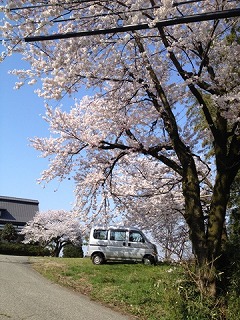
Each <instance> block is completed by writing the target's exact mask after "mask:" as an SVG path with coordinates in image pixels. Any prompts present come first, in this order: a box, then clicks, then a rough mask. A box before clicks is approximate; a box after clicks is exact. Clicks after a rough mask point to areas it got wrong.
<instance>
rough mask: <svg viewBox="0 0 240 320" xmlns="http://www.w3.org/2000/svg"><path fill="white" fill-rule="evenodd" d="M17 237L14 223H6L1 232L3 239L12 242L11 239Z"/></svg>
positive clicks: (13, 239)
mask: <svg viewBox="0 0 240 320" xmlns="http://www.w3.org/2000/svg"><path fill="white" fill-rule="evenodd" d="M17 237H18V234H17V231H16V229H15V228H14V226H13V225H12V223H7V224H5V226H4V228H3V230H2V232H1V239H2V240H5V241H8V242H11V241H15V240H16V239H17Z"/></svg>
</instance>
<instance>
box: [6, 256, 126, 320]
mask: <svg viewBox="0 0 240 320" xmlns="http://www.w3.org/2000/svg"><path fill="white" fill-rule="evenodd" d="M0 319H1V320H96V319H97V320H113V319H114V320H127V319H130V318H128V317H126V316H123V315H121V314H118V313H116V312H114V311H112V310H110V309H108V308H105V307H103V306H101V305H100V304H98V303H95V302H93V301H91V300H89V299H88V298H87V297H85V296H84V295H80V294H77V293H74V292H72V291H70V290H68V289H66V288H62V287H60V286H59V285H57V284H54V283H51V282H50V281H48V280H47V279H45V278H43V277H42V276H41V275H39V274H38V273H37V272H35V271H34V270H33V269H31V266H30V264H29V263H28V258H27V257H16V256H6V255H0Z"/></svg>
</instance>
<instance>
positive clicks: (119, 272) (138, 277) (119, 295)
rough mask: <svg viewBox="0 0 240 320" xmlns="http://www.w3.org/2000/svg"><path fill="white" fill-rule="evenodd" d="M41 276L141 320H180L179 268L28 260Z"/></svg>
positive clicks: (57, 260)
mask: <svg viewBox="0 0 240 320" xmlns="http://www.w3.org/2000/svg"><path fill="white" fill-rule="evenodd" d="M31 262H32V263H33V267H34V269H35V270H37V271H38V272H40V273H41V274H42V275H44V276H45V277H47V278H49V279H51V280H52V281H54V282H57V283H59V284H61V285H64V286H67V287H70V288H72V289H73V290H75V291H77V292H80V293H83V294H86V295H88V296H89V297H90V298H91V299H93V300H96V301H99V302H101V303H103V304H105V305H107V306H109V307H111V308H114V309H116V310H120V311H121V312H123V313H127V314H131V315H134V316H135V319H141V320H143V319H144V320H146V319H147V320H159V319H161V320H173V319H178V320H181V319H183V318H182V312H181V309H182V300H181V297H180V293H179V290H180V288H181V283H182V280H181V279H182V274H181V272H180V268H176V267H173V266H172V267H171V266H167V265H159V266H146V265H142V264H120V263H116V264H114V263H111V264H105V265H100V266H95V265H93V264H92V263H91V261H90V259H87V258H84V259H81V258H71V259H67V258H40V257H39V258H31Z"/></svg>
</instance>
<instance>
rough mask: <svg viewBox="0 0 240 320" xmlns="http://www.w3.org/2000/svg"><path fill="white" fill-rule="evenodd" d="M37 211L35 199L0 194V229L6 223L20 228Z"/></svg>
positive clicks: (37, 203)
mask: <svg viewBox="0 0 240 320" xmlns="http://www.w3.org/2000/svg"><path fill="white" fill-rule="evenodd" d="M37 211H39V202H38V201H37V200H30V199H22V198H13V197H3V196H0V229H2V228H3V227H4V225H5V224H6V223H12V224H13V225H14V226H15V227H17V229H21V227H22V226H24V225H25V224H26V222H28V221H30V220H32V218H33V217H34V215H35V214H36V212H37Z"/></svg>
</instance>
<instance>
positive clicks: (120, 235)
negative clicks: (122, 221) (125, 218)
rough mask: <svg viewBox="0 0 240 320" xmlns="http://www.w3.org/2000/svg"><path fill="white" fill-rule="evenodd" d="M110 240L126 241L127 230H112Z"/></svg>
mask: <svg viewBox="0 0 240 320" xmlns="http://www.w3.org/2000/svg"><path fill="white" fill-rule="evenodd" d="M110 240H113V241H125V240H126V231H122V230H110Z"/></svg>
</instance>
